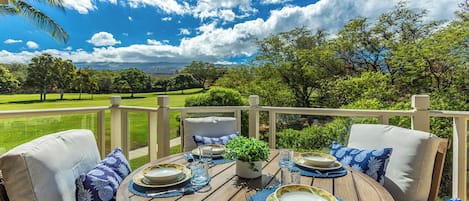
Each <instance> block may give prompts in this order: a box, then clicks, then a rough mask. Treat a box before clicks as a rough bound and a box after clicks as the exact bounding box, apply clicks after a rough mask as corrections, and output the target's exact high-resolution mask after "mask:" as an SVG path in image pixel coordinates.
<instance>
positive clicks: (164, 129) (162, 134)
mask: <svg viewBox="0 0 469 201" xmlns="http://www.w3.org/2000/svg"><path fill="white" fill-rule="evenodd" d="M158 105H159V108H158V119H157V120H158V124H157V140H156V141H157V144H158V153H157V156H158V158H161V157H165V156H168V155H169V149H170V144H169V97H168V96H166V95H161V96H158Z"/></svg>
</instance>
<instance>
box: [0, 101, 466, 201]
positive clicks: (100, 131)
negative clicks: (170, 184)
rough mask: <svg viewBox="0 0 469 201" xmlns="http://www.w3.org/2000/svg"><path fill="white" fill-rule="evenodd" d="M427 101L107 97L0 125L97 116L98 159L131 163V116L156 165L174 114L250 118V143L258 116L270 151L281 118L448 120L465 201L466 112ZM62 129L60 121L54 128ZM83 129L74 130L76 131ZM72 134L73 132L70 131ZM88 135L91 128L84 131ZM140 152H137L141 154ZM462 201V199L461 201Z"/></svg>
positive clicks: (1, 114)
mask: <svg viewBox="0 0 469 201" xmlns="http://www.w3.org/2000/svg"><path fill="white" fill-rule="evenodd" d="M429 99H430V97H429V96H426V95H414V96H412V100H411V101H412V107H413V109H412V110H352V109H327V108H292V107H288V108H287V107H269V106H260V105H259V97H258V96H255V95H252V96H250V97H249V103H250V105H249V106H217V107H169V104H170V99H169V97H168V96H158V97H157V103H156V104H155V107H135V106H125V105H121V98H120V97H117V96H116V97H111V100H110V102H111V105H110V106H101V107H81V108H61V109H47V110H16V111H0V119H2V120H3V119H15V118H25V117H44V116H58V115H72V114H73V115H88V114H91V115H96V116H95V118H92V119H93V120H92V121H93V123H92V126H91V127H93V128H92V130H94V131H95V135H96V138H97V142H98V148H99V150H100V154H101V156H102V157H104V156H105V155H106V153H107V151H109V150H111V149H112V148H115V147H121V148H122V149H123V151H124V153H125V154H126V156H127V157H128V158H129V157H130V158H134V156H132V154H131V153H132V152H134V151H135V150H133V149H134V148H131V147H132V146H131V140H130V133H131V130H132V129H133V128H132V125H131V124H132V123H134V122H130V121H129V116H130V115H133V114H135V113H138V114H139V117H146V119H139V121H146V123H147V128H145V129H144V130H146V132H147V135H146V138H147V139H146V141H147V146H145V147H144V148H143V149H144V150H146V151H145V152H146V154H147V157H148V160H156V159H158V158H160V157H164V156H167V155H169V154H170V148H171V146H172V145H174V144H179V143H174V142H175V141H176V142H177V141H178V140H181V139H180V138H178V137H175V138H174V134H173V139H171V137H170V136H171V134H172V132H170V120H171V118H174V116H172V115H171V114H174V113H176V114H177V115H179V116H180V119H184V118H185V117H187V116H188V114H192V113H212V112H213V113H232V114H233V116H234V117H236V119H237V127H238V130H241V126H242V123H241V122H242V121H241V118H242V112H243V111H247V113H248V114H249V117H248V120H246V121H243V122H249V123H248V125H244V126H248V134H249V136H251V137H256V138H259V136H260V123H259V122H260V116H261V115H260V113H262V114H267V116H268V130H269V132H268V139H269V145H270V147H271V148H275V146H276V130H277V125H276V124H277V117H278V115H279V114H295V115H314V116H328V117H367V118H376V119H378V122H379V123H381V124H389V119H390V117H394V116H405V117H410V121H411V122H410V123H411V128H412V129H416V130H422V131H427V132H429V131H430V127H431V126H432V125H431V124H430V122H431V121H430V118H449V119H452V122H453V123H452V131H453V135H452V136H453V137H452V139H450V140H451V143H452V144H451V148H452V149H453V156H452V158H447V159H446V160H451V161H452V164H453V167H452V197H460V198H467V193H468V191H467V186H468V185H467V181H468V160H467V155H468V151H467V143H468V141H467V136H468V120H469V111H443V110H429ZM57 123H60V120H59V121H58V122H57ZM74 128H81V127H80V125H78V124H77V127H74ZM69 129H72V128H69ZM88 129H89V128H88ZM171 142H173V143H171ZM141 149H142V148H140V150H141ZM463 200H466V199H463Z"/></svg>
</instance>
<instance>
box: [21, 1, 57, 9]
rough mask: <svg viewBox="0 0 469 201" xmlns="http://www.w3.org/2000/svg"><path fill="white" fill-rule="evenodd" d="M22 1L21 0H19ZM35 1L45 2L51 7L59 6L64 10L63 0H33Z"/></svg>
mask: <svg viewBox="0 0 469 201" xmlns="http://www.w3.org/2000/svg"><path fill="white" fill-rule="evenodd" d="M20 1H22V0H20ZM34 1H36V2H39V3H47V4H48V5H50V6H52V7H56V8H60V9H62V10H65V9H64V6H63V3H64V2H63V0H34Z"/></svg>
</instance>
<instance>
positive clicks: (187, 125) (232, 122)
mask: <svg viewBox="0 0 469 201" xmlns="http://www.w3.org/2000/svg"><path fill="white" fill-rule="evenodd" d="M182 124H183V125H182V128H183V129H182V132H181V138H182V150H183V151H184V152H186V151H191V150H192V149H194V148H196V144H195V142H194V139H193V137H192V136H194V135H200V136H206V137H221V136H225V135H230V134H234V133H236V132H237V131H238V130H237V127H236V125H237V124H236V118H234V117H213V116H211V117H198V118H186V119H183V120H182Z"/></svg>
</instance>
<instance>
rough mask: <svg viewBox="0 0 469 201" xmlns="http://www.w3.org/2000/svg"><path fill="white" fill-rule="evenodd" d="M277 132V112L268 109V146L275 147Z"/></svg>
mask: <svg viewBox="0 0 469 201" xmlns="http://www.w3.org/2000/svg"><path fill="white" fill-rule="evenodd" d="M276 133H277V113H276V112H274V111H269V146H270V148H272V149H275V144H276V140H277V139H276V136H277V135H276Z"/></svg>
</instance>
